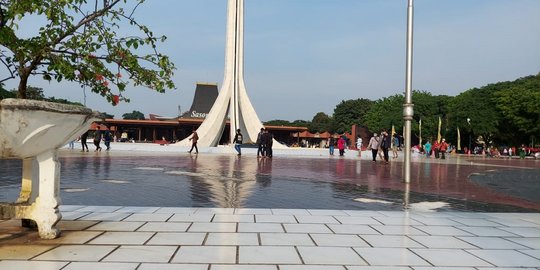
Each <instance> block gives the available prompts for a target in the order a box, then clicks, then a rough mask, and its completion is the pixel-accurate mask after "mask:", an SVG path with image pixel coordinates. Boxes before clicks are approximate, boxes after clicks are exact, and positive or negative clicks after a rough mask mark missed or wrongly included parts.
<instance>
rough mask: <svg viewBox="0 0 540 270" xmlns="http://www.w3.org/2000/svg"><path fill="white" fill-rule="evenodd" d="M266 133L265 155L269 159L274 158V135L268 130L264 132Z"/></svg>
mask: <svg viewBox="0 0 540 270" xmlns="http://www.w3.org/2000/svg"><path fill="white" fill-rule="evenodd" d="M264 133H265V141H266V142H265V145H264V155H265V156H266V157H268V158H272V156H273V151H272V145H273V144H274V135H273V134H272V133H270V132H269V131H268V129H265V130H264Z"/></svg>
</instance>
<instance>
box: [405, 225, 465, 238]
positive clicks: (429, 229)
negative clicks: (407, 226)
mask: <svg viewBox="0 0 540 270" xmlns="http://www.w3.org/2000/svg"><path fill="white" fill-rule="evenodd" d="M414 228H416V229H418V230H421V231H423V232H425V233H427V234H429V235H442V236H472V234H470V233H468V232H466V231H463V230H460V229H458V228H456V227H452V226H414Z"/></svg>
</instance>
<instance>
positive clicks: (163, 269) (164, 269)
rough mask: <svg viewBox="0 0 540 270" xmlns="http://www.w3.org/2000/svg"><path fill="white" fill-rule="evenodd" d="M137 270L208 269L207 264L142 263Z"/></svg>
mask: <svg viewBox="0 0 540 270" xmlns="http://www.w3.org/2000/svg"><path fill="white" fill-rule="evenodd" d="M137 270H208V265H207V264H178V263H168V264H164V263H142V264H141V266H139V268H137Z"/></svg>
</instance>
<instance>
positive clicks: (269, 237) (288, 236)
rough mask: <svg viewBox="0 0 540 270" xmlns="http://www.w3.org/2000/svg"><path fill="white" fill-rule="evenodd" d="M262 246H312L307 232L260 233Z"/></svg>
mask: <svg viewBox="0 0 540 270" xmlns="http://www.w3.org/2000/svg"><path fill="white" fill-rule="evenodd" d="M260 236H261V244H262V245H263V246H314V245H315V243H313V240H311V238H310V237H309V235H308V234H307V233H303V234H301V233H261V234H260Z"/></svg>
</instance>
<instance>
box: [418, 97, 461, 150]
mask: <svg viewBox="0 0 540 270" xmlns="http://www.w3.org/2000/svg"><path fill="white" fill-rule="evenodd" d="M412 99H413V102H414V121H413V125H412V132H413V134H414V136H415V137H416V138H417V139H419V137H420V130H419V121H420V119H421V120H422V143H424V142H426V140H430V139H431V140H433V139H436V138H437V130H438V126H439V117H440V118H441V121H442V127H441V134H442V135H443V136H445V137H448V135H453V134H454V133H455V132H453V131H451V128H450V127H449V126H448V125H447V123H448V121H447V113H448V103H449V101H450V100H451V97H449V96H445V95H440V96H434V95H432V94H431V93H429V92H427V91H417V90H415V91H413V96H412Z"/></svg>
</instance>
